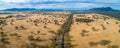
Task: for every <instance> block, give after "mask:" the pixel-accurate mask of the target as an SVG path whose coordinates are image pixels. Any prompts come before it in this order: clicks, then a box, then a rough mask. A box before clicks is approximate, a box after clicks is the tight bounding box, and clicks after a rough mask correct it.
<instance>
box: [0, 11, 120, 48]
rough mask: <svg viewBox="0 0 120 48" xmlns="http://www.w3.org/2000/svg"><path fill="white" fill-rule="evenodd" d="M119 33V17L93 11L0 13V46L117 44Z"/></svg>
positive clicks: (110, 47)
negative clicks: (117, 18)
mask: <svg viewBox="0 0 120 48" xmlns="http://www.w3.org/2000/svg"><path fill="white" fill-rule="evenodd" d="M70 16H72V17H70ZM119 36H120V21H118V20H116V19H115V18H113V17H109V16H106V15H101V14H96V13H88V14H87V13H86V14H79V13H78V14H72V13H70V12H35V13H34V12H20V13H16V14H0V48H10V47H11V48H12V47H15V48H61V47H62V46H61V45H63V44H64V45H63V46H65V48H119V47H120V37H119Z"/></svg>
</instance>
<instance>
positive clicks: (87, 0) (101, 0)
mask: <svg viewBox="0 0 120 48" xmlns="http://www.w3.org/2000/svg"><path fill="white" fill-rule="evenodd" d="M119 2H120V0H94V1H91V0H0V5H1V7H0V9H6V8H55V9H63V8H64V9H65V8H66V9H68V8H69V9H70V8H71V9H73V8H74V9H75V8H80V9H84V8H86V9H88V8H94V7H112V8H115V9H119V8H120V7H119V5H120V3H119ZM116 7H117V8H116Z"/></svg>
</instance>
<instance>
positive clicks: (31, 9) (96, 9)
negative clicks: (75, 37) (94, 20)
mask: <svg viewBox="0 0 120 48" xmlns="http://www.w3.org/2000/svg"><path fill="white" fill-rule="evenodd" d="M2 11H50V12H51V11H71V12H79V11H85V10H80V9H77V10H72V9H69V10H66V9H36V8H10V9H5V10H2ZM86 11H119V10H114V9H112V8H111V7H100V8H92V9H90V10H86Z"/></svg>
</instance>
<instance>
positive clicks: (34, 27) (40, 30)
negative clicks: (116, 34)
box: [0, 12, 68, 48]
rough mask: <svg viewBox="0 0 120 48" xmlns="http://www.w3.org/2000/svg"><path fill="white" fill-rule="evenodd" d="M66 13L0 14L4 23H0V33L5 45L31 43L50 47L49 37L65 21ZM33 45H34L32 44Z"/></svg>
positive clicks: (23, 46) (29, 44) (23, 45)
mask: <svg viewBox="0 0 120 48" xmlns="http://www.w3.org/2000/svg"><path fill="white" fill-rule="evenodd" d="M67 14H68V13H60V12H59V13H30V14H28V13H19V14H11V15H9V14H5V15H0V17H1V18H3V19H1V20H2V21H4V24H2V23H1V25H0V29H1V30H0V31H1V32H0V33H1V35H5V36H4V37H2V36H1V37H0V38H1V39H2V38H5V40H6V41H5V42H6V43H4V41H3V43H1V44H0V45H3V44H6V46H7V47H10V46H15V47H18V48H26V47H27V46H28V48H29V47H32V45H35V46H36V45H38V46H41V47H42V46H43V47H44V46H45V48H47V46H48V47H49V48H50V47H51V44H52V41H51V39H52V38H53V37H54V36H55V34H56V33H57V30H58V29H59V28H60V27H61V26H62V24H63V23H64V22H65V21H66V19H67ZM33 47H34V46H33Z"/></svg>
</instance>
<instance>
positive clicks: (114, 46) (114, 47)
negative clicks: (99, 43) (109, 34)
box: [108, 45, 118, 48]
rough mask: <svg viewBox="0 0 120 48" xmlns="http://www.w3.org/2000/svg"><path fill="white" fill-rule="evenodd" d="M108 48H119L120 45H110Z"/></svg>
mask: <svg viewBox="0 0 120 48" xmlns="http://www.w3.org/2000/svg"><path fill="white" fill-rule="evenodd" d="M108 48H118V45H109V46H108Z"/></svg>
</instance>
